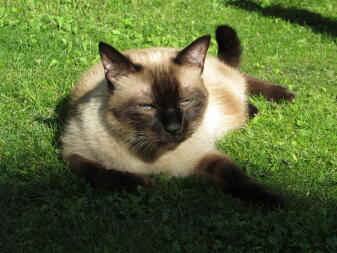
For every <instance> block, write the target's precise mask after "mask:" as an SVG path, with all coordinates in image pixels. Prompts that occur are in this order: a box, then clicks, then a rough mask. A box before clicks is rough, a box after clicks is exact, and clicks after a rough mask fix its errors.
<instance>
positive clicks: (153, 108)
mask: <svg viewBox="0 0 337 253" xmlns="http://www.w3.org/2000/svg"><path fill="white" fill-rule="evenodd" d="M209 43H210V36H208V35H206V36H203V37H200V38H199V39H197V40H195V41H194V42H193V43H191V44H190V45H189V46H187V47H186V48H185V49H183V50H181V51H179V50H177V49H174V48H151V49H141V50H135V51H128V52H126V53H124V54H122V53H120V52H118V51H117V50H116V49H114V48H113V47H111V46H109V45H108V44H105V43H102V42H101V43H100V44H99V52H100V55H101V59H102V63H103V67H104V71H105V77H106V80H107V86H108V88H107V92H108V100H107V110H106V118H107V122H108V124H109V126H110V128H111V129H112V130H113V131H115V132H116V134H118V133H117V132H119V133H123V134H122V135H121V138H123V139H124V141H125V142H126V143H127V144H128V145H129V146H130V147H132V148H133V149H134V150H138V151H141V152H149V153H151V152H153V150H158V149H162V150H163V149H164V150H165V149H173V148H174V147H176V146H177V145H178V144H179V143H181V142H182V141H184V140H186V139H187V138H189V137H190V136H191V135H192V134H193V133H194V132H195V130H196V129H197V127H198V126H199V124H200V122H201V120H202V118H203V115H204V112H205V109H206V106H207V98H208V92H207V90H206V88H205V86H204V84H203V80H202V77H201V75H202V72H203V68H204V62H205V57H206V53H207V50H208V47H209Z"/></svg>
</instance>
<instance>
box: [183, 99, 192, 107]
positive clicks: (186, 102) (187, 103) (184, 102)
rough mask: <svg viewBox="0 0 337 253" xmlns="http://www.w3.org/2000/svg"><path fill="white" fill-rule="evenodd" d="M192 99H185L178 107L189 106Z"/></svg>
mask: <svg viewBox="0 0 337 253" xmlns="http://www.w3.org/2000/svg"><path fill="white" fill-rule="evenodd" d="M192 101H193V98H190V99H186V100H183V101H181V102H180V105H182V106H185V105H189V104H190V103H192Z"/></svg>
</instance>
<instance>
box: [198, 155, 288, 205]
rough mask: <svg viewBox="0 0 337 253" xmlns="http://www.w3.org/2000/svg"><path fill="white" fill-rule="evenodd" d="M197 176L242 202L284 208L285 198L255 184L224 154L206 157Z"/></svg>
mask: <svg viewBox="0 0 337 253" xmlns="http://www.w3.org/2000/svg"><path fill="white" fill-rule="evenodd" d="M197 174H199V175H200V176H201V177H203V178H206V179H207V180H209V181H211V182H213V183H214V184H216V185H218V186H219V187H220V188H221V189H223V190H224V191H225V192H228V193H230V194H232V195H233V196H236V197H239V198H240V199H242V200H248V201H252V202H263V203H265V204H267V205H269V206H273V207H279V208H282V207H283V206H284V201H283V198H282V197H281V196H280V195H279V194H278V193H276V192H274V191H272V190H270V189H268V188H267V187H265V186H263V185H261V184H259V183H257V182H255V181H254V180H253V179H252V178H250V177H249V176H248V175H246V174H245V173H244V172H243V171H242V170H241V169H240V168H239V167H238V166H237V165H236V164H235V163H234V162H233V161H232V160H230V159H229V158H227V157H226V156H224V155H222V154H216V153H214V154H209V155H207V156H205V157H204V158H203V159H202V160H201V161H200V162H199V164H198V166H197Z"/></svg>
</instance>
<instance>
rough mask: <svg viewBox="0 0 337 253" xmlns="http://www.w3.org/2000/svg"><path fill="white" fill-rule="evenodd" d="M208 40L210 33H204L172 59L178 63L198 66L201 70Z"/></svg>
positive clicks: (209, 39)
mask: <svg viewBox="0 0 337 253" xmlns="http://www.w3.org/2000/svg"><path fill="white" fill-rule="evenodd" d="M210 41H211V36H210V35H205V36H202V37H200V38H198V39H196V40H195V41H193V42H192V43H191V44H190V45H189V46H187V47H185V48H184V49H183V50H181V51H180V52H179V53H178V55H177V57H176V58H175V59H174V61H175V62H176V63H178V64H189V65H194V66H198V67H200V68H201V71H202V70H203V68H204V63H205V58H206V54H207V50H208V47H209V44H210Z"/></svg>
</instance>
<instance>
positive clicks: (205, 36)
mask: <svg viewBox="0 0 337 253" xmlns="http://www.w3.org/2000/svg"><path fill="white" fill-rule="evenodd" d="M200 40H205V41H207V42H208V43H210V41H211V35H209V34H206V35H204V36H202V37H200Z"/></svg>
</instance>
